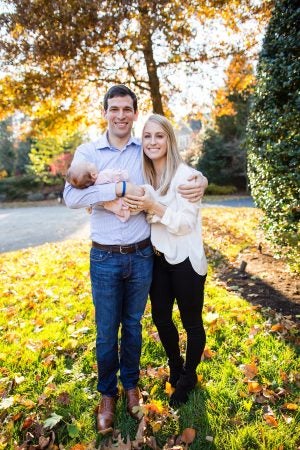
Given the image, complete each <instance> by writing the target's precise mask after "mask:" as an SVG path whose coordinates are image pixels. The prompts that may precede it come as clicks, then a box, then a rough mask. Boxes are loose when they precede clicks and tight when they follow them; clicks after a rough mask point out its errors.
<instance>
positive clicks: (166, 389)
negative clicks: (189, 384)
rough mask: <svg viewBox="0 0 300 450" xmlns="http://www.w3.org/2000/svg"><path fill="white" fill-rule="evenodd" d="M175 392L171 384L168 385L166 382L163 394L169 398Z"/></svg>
mask: <svg viewBox="0 0 300 450" xmlns="http://www.w3.org/2000/svg"><path fill="white" fill-rule="evenodd" d="M174 391H175V388H173V387H172V385H171V383H169V382H168V381H167V382H166V388H165V393H166V394H167V395H168V396H169V397H171V395H172V394H173V392H174Z"/></svg>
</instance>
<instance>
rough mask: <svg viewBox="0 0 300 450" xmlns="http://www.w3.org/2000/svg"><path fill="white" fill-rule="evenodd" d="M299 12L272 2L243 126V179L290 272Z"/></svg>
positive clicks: (298, 144) (297, 209)
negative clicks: (245, 163)
mask: <svg viewBox="0 0 300 450" xmlns="http://www.w3.org/2000/svg"><path fill="white" fill-rule="evenodd" d="M299 21H300V9H299V8H298V9H297V8H296V7H295V3H294V1H293V0H280V1H276V3H275V8H274V12H273V16H272V18H271V20H270V23H269V26H268V29H267V33H266V36H265V40H264V43H263V49H262V52H261V55H260V59H259V65H258V74H257V85H256V89H255V93H254V96H253V100H252V107H251V114H250V120H249V123H248V136H247V147H248V175H249V180H250V185H251V191H252V195H253V197H254V199H255V202H256V204H257V205H258V207H260V208H261V209H262V210H263V211H264V213H265V215H264V220H263V227H264V230H265V232H266V237H267V238H269V239H270V240H271V241H272V242H273V243H274V244H275V245H276V246H278V248H279V249H280V252H281V253H283V254H286V255H287V257H288V259H289V261H290V262H291V264H292V266H294V268H295V264H296V260H297V258H299V234H298V231H299V225H298V223H299V219H300V199H299V192H300V173H299V165H300V152H299V148H300V135H299V129H300V115H299V107H300V100H299V89H300V59H299V55H298V50H297V49H299V36H298V34H297V33H298V31H297V30H298V24H299Z"/></svg>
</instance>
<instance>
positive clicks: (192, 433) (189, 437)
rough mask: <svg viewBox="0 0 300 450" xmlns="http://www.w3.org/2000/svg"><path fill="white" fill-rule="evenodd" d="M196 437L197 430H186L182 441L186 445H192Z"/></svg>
mask: <svg viewBox="0 0 300 450" xmlns="http://www.w3.org/2000/svg"><path fill="white" fill-rule="evenodd" d="M195 437H196V430H195V429H194V428H185V429H184V430H183V432H182V434H181V441H182V442H184V443H185V444H191V443H192V442H193V441H194V439H195Z"/></svg>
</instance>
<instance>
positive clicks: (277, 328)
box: [271, 323, 284, 332]
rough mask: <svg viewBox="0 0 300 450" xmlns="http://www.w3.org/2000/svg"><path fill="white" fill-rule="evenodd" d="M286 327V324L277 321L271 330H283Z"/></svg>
mask: <svg viewBox="0 0 300 450" xmlns="http://www.w3.org/2000/svg"><path fill="white" fill-rule="evenodd" d="M283 329H284V326H283V325H282V324H281V323H276V324H275V325H272V327H271V331H273V332H276V331H282V330H283Z"/></svg>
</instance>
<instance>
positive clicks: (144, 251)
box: [136, 245, 154, 258]
mask: <svg viewBox="0 0 300 450" xmlns="http://www.w3.org/2000/svg"><path fill="white" fill-rule="evenodd" d="M136 254H137V255H138V256H142V257H143V258H150V257H151V256H153V255H154V251H153V247H152V245H148V247H145V248H139V249H138V250H137V251H136Z"/></svg>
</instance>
